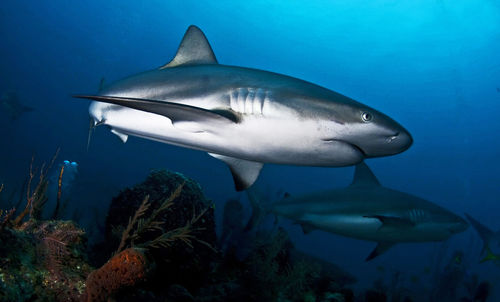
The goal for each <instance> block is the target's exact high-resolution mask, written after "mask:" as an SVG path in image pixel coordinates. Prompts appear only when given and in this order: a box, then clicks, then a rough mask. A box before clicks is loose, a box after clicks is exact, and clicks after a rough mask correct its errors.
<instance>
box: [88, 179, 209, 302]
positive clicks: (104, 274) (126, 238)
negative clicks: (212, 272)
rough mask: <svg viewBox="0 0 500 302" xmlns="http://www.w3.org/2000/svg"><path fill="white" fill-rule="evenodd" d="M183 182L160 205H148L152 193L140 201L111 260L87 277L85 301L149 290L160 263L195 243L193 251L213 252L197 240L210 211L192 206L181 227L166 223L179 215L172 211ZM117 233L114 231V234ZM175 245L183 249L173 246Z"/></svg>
mask: <svg viewBox="0 0 500 302" xmlns="http://www.w3.org/2000/svg"><path fill="white" fill-rule="evenodd" d="M163 176H165V174H164V172H159V173H155V172H153V173H152V175H150V178H148V180H158V178H161V177H163ZM181 179H182V178H181ZM187 181H188V180H186V179H183V180H182V182H179V183H178V184H177V187H175V189H173V190H171V191H170V192H171V193H170V195H169V196H168V197H167V198H163V199H162V200H161V202H160V201H158V196H154V197H155V199H154V200H155V201H157V202H154V203H152V202H151V194H153V195H156V194H155V191H153V190H152V191H150V192H149V194H148V195H146V196H145V197H144V198H143V199H142V202H141V203H140V204H139V205H138V206H137V207H136V210H135V212H134V213H133V215H131V216H130V217H129V219H128V223H127V224H126V226H124V227H123V229H122V234H121V237H120V241H119V243H117V246H118V247H117V248H116V250H115V252H114V253H113V256H112V257H111V258H110V259H109V260H108V261H107V262H106V263H105V264H104V265H102V266H101V267H100V268H98V269H97V270H95V271H94V272H92V273H91V274H90V275H89V276H88V278H87V288H86V291H85V295H84V300H85V301H106V300H107V299H109V298H111V297H115V298H116V299H127V297H123V295H121V293H123V292H125V291H126V290H127V289H128V290H132V291H134V292H136V289H137V288H140V285H141V284H146V283H147V284H149V286H151V284H150V283H151V282H149V281H153V279H154V278H152V276H154V275H161V274H164V273H165V272H164V268H163V266H164V263H163V262H164V261H167V262H168V260H169V258H170V257H171V256H172V255H175V248H180V247H182V248H183V249H186V248H188V249H195V245H194V244H195V243H196V244H198V245H197V248H199V246H204V247H206V248H207V249H208V250H211V251H212V252H216V251H215V249H214V248H213V247H212V244H211V243H208V242H207V241H205V240H203V239H201V238H200V237H198V236H199V234H200V232H203V231H205V227H203V226H202V225H201V224H200V223H202V221H203V220H204V219H205V216H206V214H207V213H208V211H209V210H210V209H211V208H210V207H205V208H204V209H201V210H199V211H197V210H196V209H195V207H194V204H193V205H192V208H191V216H190V217H189V218H187V219H185V220H184V221H183V222H182V224H177V225H168V224H167V223H166V222H168V220H169V218H174V217H176V216H177V215H178V214H179V212H176V211H175V209H176V200H177V199H178V198H180V197H181V195H182V193H183V190H184V189H185V188H186V184H187ZM189 186H191V183H190V184H189ZM164 192H166V191H164ZM187 196H189V195H187ZM117 229H118V228H115V233H116V230H117ZM178 242H180V243H182V245H184V246H179V245H177V243H178ZM164 284H165V283H162V284H161V288H160V289H161V290H165V287H164ZM137 286H139V287H137Z"/></svg>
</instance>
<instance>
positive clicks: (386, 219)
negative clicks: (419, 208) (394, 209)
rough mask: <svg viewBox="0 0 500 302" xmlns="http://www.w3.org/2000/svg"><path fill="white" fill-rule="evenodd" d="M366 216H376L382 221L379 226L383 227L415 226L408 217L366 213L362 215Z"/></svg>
mask: <svg viewBox="0 0 500 302" xmlns="http://www.w3.org/2000/svg"><path fill="white" fill-rule="evenodd" d="M363 217H366V218H376V219H378V220H380V222H382V226H381V227H380V228H385V227H396V228H402V227H413V226H415V223H414V222H412V221H411V220H409V219H406V218H401V217H396V216H383V215H367V216H363Z"/></svg>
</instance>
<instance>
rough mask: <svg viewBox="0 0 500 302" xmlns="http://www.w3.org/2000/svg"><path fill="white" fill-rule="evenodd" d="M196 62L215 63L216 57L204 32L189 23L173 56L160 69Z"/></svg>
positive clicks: (195, 63)
mask: <svg viewBox="0 0 500 302" xmlns="http://www.w3.org/2000/svg"><path fill="white" fill-rule="evenodd" d="M197 64H217V59H216V58H215V55H214V52H213V50H212V47H210V43H208V40H207V38H206V37H205V34H203V32H202V31H201V29H199V28H198V27H196V26H194V25H191V26H189V28H188V29H187V31H186V33H185V34H184V37H183V38H182V41H181V44H180V45H179V49H177V54H176V55H175V57H174V58H173V59H172V61H170V62H168V63H167V64H165V65H163V66H162V67H160V69H165V68H168V67H176V66H180V65H197Z"/></svg>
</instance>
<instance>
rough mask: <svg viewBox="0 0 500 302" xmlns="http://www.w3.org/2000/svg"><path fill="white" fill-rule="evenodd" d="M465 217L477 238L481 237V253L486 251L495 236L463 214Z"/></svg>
mask: <svg viewBox="0 0 500 302" xmlns="http://www.w3.org/2000/svg"><path fill="white" fill-rule="evenodd" d="M465 217H467V219H468V220H469V221H470V224H471V225H472V227H473V228H474V229H475V230H476V232H477V233H478V234H479V237H481V239H482V240H483V249H482V251H481V253H484V252H485V251H488V250H489V245H490V242H491V240H492V239H493V237H494V236H495V233H494V232H493V231H492V230H490V229H488V227H486V226H485V225H483V224H482V223H480V222H479V221H477V220H476V219H474V218H472V217H471V216H470V215H469V214H467V213H465Z"/></svg>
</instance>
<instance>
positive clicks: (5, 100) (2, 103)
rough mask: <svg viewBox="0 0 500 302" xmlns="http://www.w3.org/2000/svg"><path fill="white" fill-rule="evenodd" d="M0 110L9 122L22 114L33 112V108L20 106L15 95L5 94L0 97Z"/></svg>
mask: <svg viewBox="0 0 500 302" xmlns="http://www.w3.org/2000/svg"><path fill="white" fill-rule="evenodd" d="M0 110H1V111H3V112H4V113H5V114H6V115H7V116H8V117H9V119H10V120H11V121H15V120H17V119H18V118H19V117H20V116H21V115H22V114H23V113H25V112H29V111H33V108H31V107H28V106H24V105H23V104H21V102H20V101H19V99H18V97H17V95H16V94H15V93H13V92H5V93H3V94H2V96H0Z"/></svg>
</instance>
